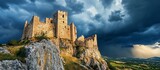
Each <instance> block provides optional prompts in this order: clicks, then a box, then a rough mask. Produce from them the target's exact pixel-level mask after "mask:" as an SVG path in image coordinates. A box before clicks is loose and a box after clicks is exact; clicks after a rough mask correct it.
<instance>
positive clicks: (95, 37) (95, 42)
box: [93, 34, 97, 45]
mask: <svg viewBox="0 0 160 70" xmlns="http://www.w3.org/2000/svg"><path fill="white" fill-rule="evenodd" d="M93 37H94V45H97V35H96V34H95V35H93Z"/></svg>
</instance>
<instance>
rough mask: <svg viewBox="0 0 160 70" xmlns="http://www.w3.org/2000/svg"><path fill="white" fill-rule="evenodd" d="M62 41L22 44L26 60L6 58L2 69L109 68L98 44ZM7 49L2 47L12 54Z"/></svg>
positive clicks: (99, 69)
mask: <svg viewBox="0 0 160 70" xmlns="http://www.w3.org/2000/svg"><path fill="white" fill-rule="evenodd" d="M60 42H61V43H60V46H59V47H58V46H56V45H55V44H54V43H53V42H52V40H46V39H43V40H41V41H35V42H30V43H28V44H26V45H24V46H22V47H24V48H25V51H23V52H25V55H26V56H25V59H24V60H25V62H22V61H21V60H19V59H18V58H17V59H4V60H1V61H0V70H75V69H77V70H108V66H107V63H106V62H105V61H104V60H103V59H102V57H101V55H100V52H99V51H98V47H97V46H94V47H91V46H88V47H85V45H84V42H82V41H79V40H77V41H76V42H77V43H76V44H72V43H70V42H69V41H68V40H61V41H60ZM80 43H81V44H80ZM16 47H17V46H14V48H16ZM7 49H8V48H7V47H1V50H0V51H1V52H3V53H4V54H6V55H7V54H12V51H11V52H10V50H9V49H8V50H7ZM65 52H66V53H65Z"/></svg>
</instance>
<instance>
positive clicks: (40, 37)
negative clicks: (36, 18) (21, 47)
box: [35, 33, 49, 41]
mask: <svg viewBox="0 0 160 70" xmlns="http://www.w3.org/2000/svg"><path fill="white" fill-rule="evenodd" d="M35 39H36V40H38V41H41V40H42V39H49V38H48V37H47V36H46V34H45V33H42V34H41V35H38V36H36V37H35Z"/></svg>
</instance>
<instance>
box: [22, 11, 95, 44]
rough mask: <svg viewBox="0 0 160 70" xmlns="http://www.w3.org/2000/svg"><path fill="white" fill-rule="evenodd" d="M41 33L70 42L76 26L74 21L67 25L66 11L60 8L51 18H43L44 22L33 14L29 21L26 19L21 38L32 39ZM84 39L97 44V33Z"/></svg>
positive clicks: (73, 38)
mask: <svg viewBox="0 0 160 70" xmlns="http://www.w3.org/2000/svg"><path fill="white" fill-rule="evenodd" d="M42 34H45V35H46V36H47V37H49V38H54V37H56V38H58V39H61V38H64V39H68V40H71V41H72V42H75V41H76V39H77V29H76V26H75V25H74V23H71V24H70V25H68V13H67V12H64V11H60V10H58V11H57V12H56V13H55V14H54V15H53V18H45V21H44V22H41V21H40V18H39V17H38V16H33V17H32V19H31V21H30V23H28V21H26V22H25V25H24V31H23V35H22V38H21V39H22V40H24V39H34V38H35V37H36V36H40V35H42ZM84 41H85V42H86V43H89V44H90V43H93V44H94V45H97V35H94V36H92V37H89V38H86V39H84Z"/></svg>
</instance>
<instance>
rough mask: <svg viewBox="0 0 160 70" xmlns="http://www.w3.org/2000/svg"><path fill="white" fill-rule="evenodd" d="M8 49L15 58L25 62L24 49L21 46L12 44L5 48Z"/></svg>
mask: <svg viewBox="0 0 160 70" xmlns="http://www.w3.org/2000/svg"><path fill="white" fill-rule="evenodd" d="M7 49H8V51H10V53H11V55H13V56H14V57H16V59H18V60H20V61H22V62H24V63H25V57H26V49H25V47H23V46H14V47H13V46H12V47H8V48H7Z"/></svg>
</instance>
